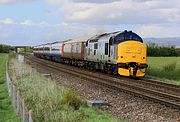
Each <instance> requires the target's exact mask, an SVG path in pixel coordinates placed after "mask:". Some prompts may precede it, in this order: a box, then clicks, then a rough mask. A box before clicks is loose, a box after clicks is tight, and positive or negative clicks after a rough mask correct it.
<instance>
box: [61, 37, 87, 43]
mask: <svg viewBox="0 0 180 122" xmlns="http://www.w3.org/2000/svg"><path fill="white" fill-rule="evenodd" d="M88 39H89V37H88V36H85V37H81V38H77V39H72V40H69V41H66V42H64V43H65V44H68V43H75V42H79V43H80V42H86V41H87V40H88Z"/></svg>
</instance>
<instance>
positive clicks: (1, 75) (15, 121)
mask: <svg viewBox="0 0 180 122" xmlns="http://www.w3.org/2000/svg"><path fill="white" fill-rule="evenodd" d="M7 59H8V54H2V53H0V122H19V121H20V119H19V118H18V117H17V116H16V114H15V112H14V109H13V106H12V104H11V98H10V97H9V95H8V91H7V86H6V61H7Z"/></svg>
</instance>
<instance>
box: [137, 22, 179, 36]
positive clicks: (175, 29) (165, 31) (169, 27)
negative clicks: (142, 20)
mask: <svg viewBox="0 0 180 122" xmlns="http://www.w3.org/2000/svg"><path fill="white" fill-rule="evenodd" d="M136 32H137V33H139V34H141V36H142V37H179V36H180V35H179V32H180V28H179V26H177V25H176V24H150V25H142V26H140V27H139V28H137V29H136Z"/></svg>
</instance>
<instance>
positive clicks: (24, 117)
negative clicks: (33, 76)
mask: <svg viewBox="0 0 180 122" xmlns="http://www.w3.org/2000/svg"><path fill="white" fill-rule="evenodd" d="M25 112H26V111H25V103H24V99H23V98H22V122H25V120H26V113H25Z"/></svg>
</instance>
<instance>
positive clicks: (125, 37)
mask: <svg viewBox="0 0 180 122" xmlns="http://www.w3.org/2000/svg"><path fill="white" fill-rule="evenodd" d="M129 40H133V41H138V42H142V43H143V40H142V38H141V37H140V36H139V35H137V34H135V33H133V32H132V31H129V32H127V31H125V32H122V33H120V34H118V35H117V36H116V37H115V39H114V42H115V43H121V42H124V41H129Z"/></svg>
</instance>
